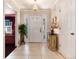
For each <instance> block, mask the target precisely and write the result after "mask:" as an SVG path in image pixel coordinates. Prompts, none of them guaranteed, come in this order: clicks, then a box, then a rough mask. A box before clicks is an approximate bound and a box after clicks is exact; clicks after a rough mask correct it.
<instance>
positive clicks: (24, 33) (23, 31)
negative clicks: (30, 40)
mask: <svg viewBox="0 0 79 59" xmlns="http://www.w3.org/2000/svg"><path fill="white" fill-rule="evenodd" d="M19 33H20V45H21V44H22V43H24V44H25V41H24V36H26V37H27V27H26V25H25V24H21V25H19Z"/></svg>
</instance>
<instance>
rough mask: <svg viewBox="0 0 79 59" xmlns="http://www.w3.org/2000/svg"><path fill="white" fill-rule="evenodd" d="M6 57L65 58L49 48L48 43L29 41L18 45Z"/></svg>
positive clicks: (21, 58) (11, 58)
mask: <svg viewBox="0 0 79 59" xmlns="http://www.w3.org/2000/svg"><path fill="white" fill-rule="evenodd" d="M6 59H64V58H63V57H62V56H61V55H60V54H59V53H57V52H52V51H50V50H49V49H48V47H47V44H46V43H27V44H25V45H22V46H20V47H17V48H16V49H15V50H14V51H13V52H12V53H11V54H10V55H9V56H8V57H7V58H6Z"/></svg>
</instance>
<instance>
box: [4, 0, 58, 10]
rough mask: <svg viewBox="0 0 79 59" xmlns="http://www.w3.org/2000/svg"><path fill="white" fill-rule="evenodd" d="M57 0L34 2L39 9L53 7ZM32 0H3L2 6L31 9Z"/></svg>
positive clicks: (38, 0)
mask: <svg viewBox="0 0 79 59" xmlns="http://www.w3.org/2000/svg"><path fill="white" fill-rule="evenodd" d="M58 1H59V0H37V1H36V4H37V5H38V7H39V8H40V9H49V8H53V6H54V5H55V4H56V3H57V2H58ZM34 3H35V2H34V0H4V8H5V9H6V7H9V8H13V9H14V10H16V9H23V8H24V9H32V7H33V5H34Z"/></svg>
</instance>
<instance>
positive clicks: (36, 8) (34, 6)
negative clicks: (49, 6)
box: [33, 0, 38, 11]
mask: <svg viewBox="0 0 79 59" xmlns="http://www.w3.org/2000/svg"><path fill="white" fill-rule="evenodd" d="M36 1H37V0H34V5H33V10H34V11H37V10H38V6H37V4H36Z"/></svg>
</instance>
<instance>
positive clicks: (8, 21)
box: [5, 19, 12, 34]
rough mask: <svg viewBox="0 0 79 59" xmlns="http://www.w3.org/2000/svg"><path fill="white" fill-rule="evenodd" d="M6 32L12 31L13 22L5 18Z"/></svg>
mask: <svg viewBox="0 0 79 59" xmlns="http://www.w3.org/2000/svg"><path fill="white" fill-rule="evenodd" d="M5 32H6V33H7V34H11V33H12V22H11V21H10V20H9V19H7V20H5Z"/></svg>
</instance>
